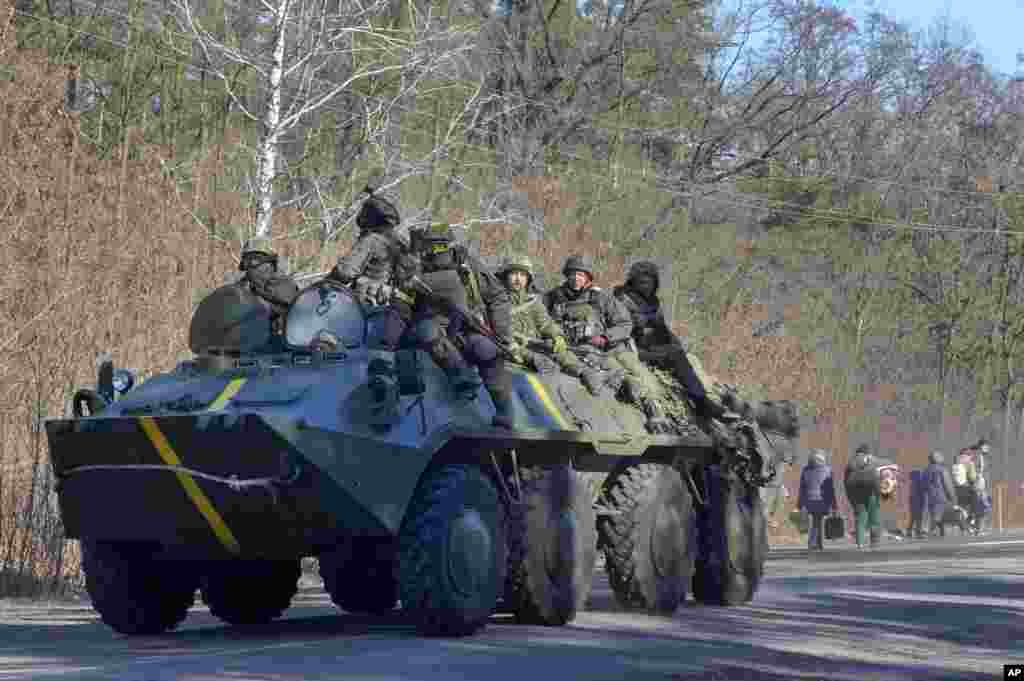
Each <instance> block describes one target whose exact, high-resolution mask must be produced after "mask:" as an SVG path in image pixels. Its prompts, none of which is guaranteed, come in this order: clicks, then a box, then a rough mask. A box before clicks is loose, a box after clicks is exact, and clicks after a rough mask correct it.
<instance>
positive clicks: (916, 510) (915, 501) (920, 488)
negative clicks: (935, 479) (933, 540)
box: [909, 470, 925, 539]
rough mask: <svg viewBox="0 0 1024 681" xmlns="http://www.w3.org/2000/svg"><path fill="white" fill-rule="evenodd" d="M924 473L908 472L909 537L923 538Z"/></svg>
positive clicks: (921, 471) (919, 471) (920, 471)
mask: <svg viewBox="0 0 1024 681" xmlns="http://www.w3.org/2000/svg"><path fill="white" fill-rule="evenodd" d="M924 511H925V487H924V471H923V470H916V471H910V533H909V534H910V536H911V537H915V538H917V539H923V538H924Z"/></svg>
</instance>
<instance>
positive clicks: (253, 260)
mask: <svg viewBox="0 0 1024 681" xmlns="http://www.w3.org/2000/svg"><path fill="white" fill-rule="evenodd" d="M268 262H269V263H271V264H272V265H273V266H274V269H277V253H274V251H273V250H272V249H271V243H270V239H268V238H267V237H265V236H260V237H254V238H252V239H248V240H247V241H246V242H245V243H244V244H243V245H242V253H241V255H240V256H239V258H238V271H239V272H244V271H246V270H248V269H251V268H253V267H258V266H260V265H262V264H264V263H268Z"/></svg>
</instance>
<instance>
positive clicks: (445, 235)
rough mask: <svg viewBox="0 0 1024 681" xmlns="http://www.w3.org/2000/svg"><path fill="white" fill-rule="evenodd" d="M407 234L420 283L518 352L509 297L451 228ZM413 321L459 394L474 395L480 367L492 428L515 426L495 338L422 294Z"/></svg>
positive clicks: (507, 381)
mask: <svg viewBox="0 0 1024 681" xmlns="http://www.w3.org/2000/svg"><path fill="white" fill-rule="evenodd" d="M409 236H410V240H411V244H412V245H411V248H412V250H413V252H414V253H415V254H417V255H418V256H419V258H420V262H421V266H422V275H421V276H422V281H423V282H424V283H425V284H426V285H427V286H429V288H430V289H431V291H432V292H433V295H435V296H437V297H440V298H442V299H443V300H444V301H445V303H446V304H447V305H448V306H450V307H453V308H456V309H457V310H459V311H460V312H461V313H463V314H464V315H466V316H467V317H470V318H471V319H473V320H474V321H475V322H477V323H479V324H480V325H481V326H483V327H487V328H488V329H490V330H491V331H493V335H494V338H495V339H497V341H498V342H499V343H501V344H502V345H503V346H505V347H506V348H509V349H511V350H513V351H515V350H516V349H517V348H518V346H517V345H516V343H515V341H514V340H513V338H512V318H511V314H510V309H509V299H508V293H507V292H506V291H505V288H504V287H503V286H502V285H501V283H500V282H499V281H498V279H497V278H496V277H495V276H494V275H493V274H492V273H491V272H490V271H488V269H487V268H486V267H485V266H484V264H483V263H482V262H480V260H479V259H477V258H476V257H474V256H473V255H471V254H470V253H469V252H468V251H467V250H466V249H465V248H464V247H463V246H462V245H460V244H457V243H455V235H454V234H453V233H452V230H451V227H450V226H449V225H447V224H443V223H442V224H434V225H431V226H430V227H427V228H423V229H417V230H413V231H411V232H410V234H409ZM413 319H414V324H415V326H414V333H415V337H416V342H417V344H419V345H420V346H422V347H423V348H424V349H425V350H427V352H429V353H430V356H431V357H432V358H433V360H434V362H435V363H436V364H437V365H438V366H439V367H441V368H442V369H444V370H445V373H447V374H448V377H449V379H450V380H451V382H452V385H453V387H454V388H455V390H456V392H457V393H459V394H460V395H462V396H464V397H465V398H473V397H475V396H476V394H477V391H478V390H479V387H480V383H479V381H477V379H476V376H475V375H474V374H475V372H474V371H473V368H472V367H471V366H470V364H474V365H476V367H477V369H478V370H479V372H480V378H481V379H483V383H484V386H485V387H486V388H487V392H488V393H489V394H490V396H491V401H492V402H494V409H495V415H494V420H493V425H494V426H496V427H500V428H511V427H512V411H511V409H512V385H511V380H510V378H509V375H508V372H507V371H506V370H505V363H504V357H503V356H502V354H501V351H500V350H499V348H498V344H497V343H495V341H494V339H492V338H490V337H488V336H485V335H483V334H481V333H478V332H476V331H475V330H473V329H471V328H468V327H467V326H466V324H465V322H464V321H463V320H461V319H458V318H456V317H454V316H452V315H450V314H449V313H447V312H446V311H445V310H444V309H442V308H441V307H440V306H438V305H436V304H432V303H430V302H429V301H428V300H426V299H424V297H423V296H420V297H419V298H418V299H417V303H416V305H415V308H414V310H413Z"/></svg>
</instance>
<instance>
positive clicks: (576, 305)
mask: <svg viewBox="0 0 1024 681" xmlns="http://www.w3.org/2000/svg"><path fill="white" fill-rule="evenodd" d="M574 272H583V273H585V274H586V275H587V276H588V278H589V280H590V281H593V276H594V275H593V268H592V266H591V264H590V259H589V258H587V257H585V256H579V255H573V256H569V258H567V259H566V261H565V266H564V267H563V268H562V274H563V275H564V276H565V277H566V278H567V279H568V278H569V277H570V276H572V274H573V273H574ZM544 304H545V306H547V308H548V312H549V313H550V314H551V317H552V318H553V319H554V320H555V321H556V322H558V323H559V324H560V325H561V326H562V329H563V330H564V331H565V335H566V337H567V338H568V340H569V344H570V345H571V346H573V347H574V348H578V349H579V350H584V349H589V352H591V353H593V354H596V355H597V356H598V358H599V360H600V361H601V363H602V364H604V365H607V366H608V367H609V368H611V369H613V370H615V369H618V370H620V371H621V372H622V373H623V385H625V387H626V389H627V391H628V393H629V396H630V398H631V399H632V400H633V401H635V402H636V403H637V404H639V405H640V408H641V409H643V411H644V413H645V414H646V415H647V419H648V424H647V425H648V428H649V429H651V430H654V431H658V430H663V429H667V427H668V422H667V420H666V418H665V414H664V412H663V411H662V409H661V407H660V406H659V405H658V404H657V402H655V401H654V400H653V399H652V398H651V392H650V387H649V386H648V385H647V384H646V382H645V381H644V380H643V378H642V377H643V376H644V373H645V369H644V367H643V365H642V364H641V362H640V358H639V356H638V355H637V353H636V351H635V350H634V349H633V348H632V347H631V344H630V340H631V336H632V331H633V322H632V320H631V319H630V315H629V311H628V310H626V308H625V307H623V305H622V304H621V303H620V302H618V301H617V300H616V299H615V297H614V296H613V295H611V294H610V293H607V292H605V291H602V290H601V289H599V288H596V287H594V286H591V285H590V284H589V282H588V284H587V285H586V286H584V287H583V288H582V289H580V290H578V291H577V290H574V289H573V288H572V287H571V286H570V282H569V281H568V280H567V281H566V282H565V283H564V284H562V285H561V286H559V287H557V288H554V289H552V290H550V291H548V292H547V293H546V294H545V295H544Z"/></svg>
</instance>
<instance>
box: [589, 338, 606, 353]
mask: <svg viewBox="0 0 1024 681" xmlns="http://www.w3.org/2000/svg"><path fill="white" fill-rule="evenodd" d="M587 342H588V343H590V344H591V345H593V346H594V347H595V348H598V349H600V350H604V349H605V347H606V346H607V345H608V336H591V337H590V338H588V339H587Z"/></svg>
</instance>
